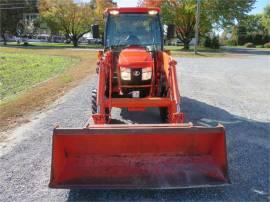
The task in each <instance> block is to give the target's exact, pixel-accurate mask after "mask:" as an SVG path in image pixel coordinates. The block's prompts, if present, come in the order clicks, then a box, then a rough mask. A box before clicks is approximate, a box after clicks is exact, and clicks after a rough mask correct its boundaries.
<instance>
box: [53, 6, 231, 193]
mask: <svg viewBox="0 0 270 202" xmlns="http://www.w3.org/2000/svg"><path fill="white" fill-rule="evenodd" d="M97 73H98V82H97V89H96V90H93V92H92V118H93V122H94V124H89V123H88V124H86V126H85V127H84V128H76V129H71V128H69V129H64V128H55V129H54V133H53V150H52V168H51V181H50V185H49V186H50V187H52V188H93V189H97V188H109V189H114V188H117V189H119V188H123V189H127V188H129V189H130V188H135V189H138V188H140V189H144V188H166V189H168V188H183V187H200V186H217V185H225V184H229V178H228V164H227V153H226V141H225V131H224V128H223V127H222V126H221V125H219V126H217V127H214V128H205V127H200V126H193V125H192V124H191V123H188V124H184V123H183V122H184V115H183V113H182V112H181V111H180V109H181V107H180V94H179V90H178V82H177V78H176V61H175V60H173V59H172V57H171V56H170V54H168V53H167V52H166V51H164V50H163V28H162V25H161V23H160V15H159V9H158V8H110V9H107V10H106V11H105V34H104V50H103V51H99V54H98V68H97ZM113 107H117V108H127V109H128V110H129V111H138V110H139V111H143V110H144V109H146V108H148V107H156V108H158V109H159V111H160V116H161V120H162V122H163V123H162V124H111V109H112V108H113ZM191 110H192V109H191ZM146 116H147V114H146ZM142 119H143V117H142Z"/></svg>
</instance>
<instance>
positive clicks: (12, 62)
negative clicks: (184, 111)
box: [0, 49, 79, 101]
mask: <svg viewBox="0 0 270 202" xmlns="http://www.w3.org/2000/svg"><path fill="white" fill-rule="evenodd" d="M78 61H79V59H76V58H71V57H60V56H48V55H38V54H25V53H15V52H14V53H7V52H5V51H4V50H1V49H0V101H3V100H8V99H9V98H11V97H13V96H15V95H18V94H19V93H21V92H23V91H25V90H27V89H29V88H32V87H34V86H35V85H36V84H38V83H40V82H43V81H45V80H47V79H49V78H52V77H54V76H56V75H58V74H60V73H62V72H64V71H65V70H66V69H67V68H69V67H71V66H72V65H73V64H75V63H76V62H78Z"/></svg>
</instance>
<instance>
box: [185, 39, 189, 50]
mask: <svg viewBox="0 0 270 202" xmlns="http://www.w3.org/2000/svg"><path fill="white" fill-rule="evenodd" d="M184 50H189V42H188V41H184Z"/></svg>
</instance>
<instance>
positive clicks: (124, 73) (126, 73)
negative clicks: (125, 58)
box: [120, 67, 131, 80]
mask: <svg viewBox="0 0 270 202" xmlns="http://www.w3.org/2000/svg"><path fill="white" fill-rule="evenodd" d="M120 71H121V78H122V79H123V80H131V70H130V68H125V67H120Z"/></svg>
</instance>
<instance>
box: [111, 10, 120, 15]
mask: <svg viewBox="0 0 270 202" xmlns="http://www.w3.org/2000/svg"><path fill="white" fill-rule="evenodd" d="M110 14H111V15H118V14H119V11H118V10H111V11H110Z"/></svg>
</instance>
